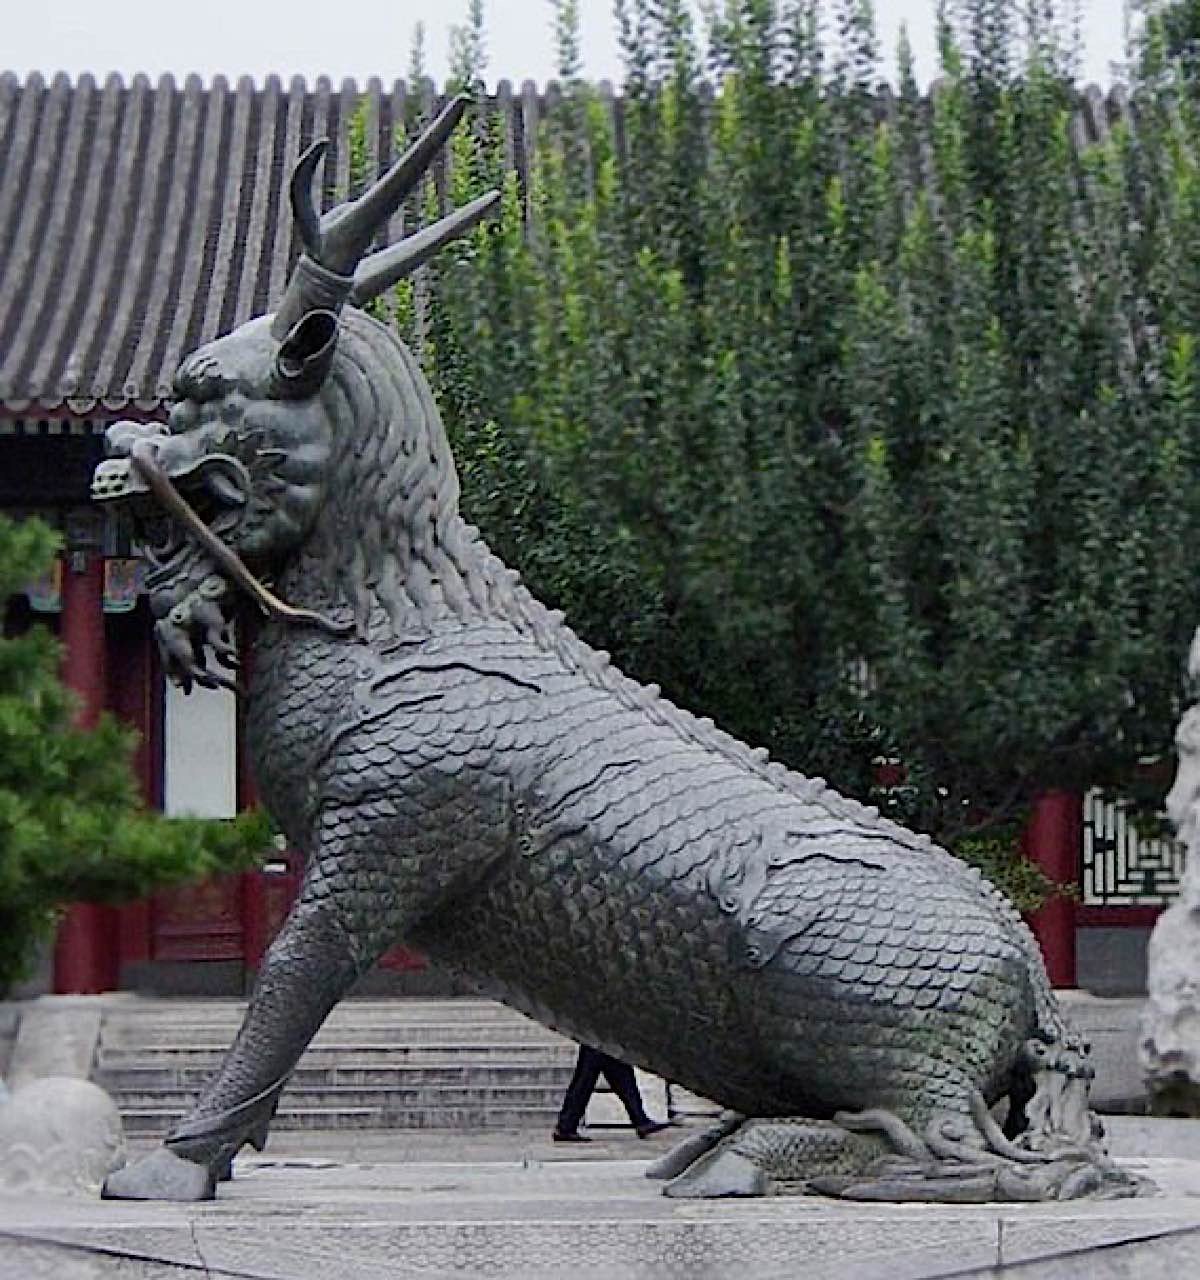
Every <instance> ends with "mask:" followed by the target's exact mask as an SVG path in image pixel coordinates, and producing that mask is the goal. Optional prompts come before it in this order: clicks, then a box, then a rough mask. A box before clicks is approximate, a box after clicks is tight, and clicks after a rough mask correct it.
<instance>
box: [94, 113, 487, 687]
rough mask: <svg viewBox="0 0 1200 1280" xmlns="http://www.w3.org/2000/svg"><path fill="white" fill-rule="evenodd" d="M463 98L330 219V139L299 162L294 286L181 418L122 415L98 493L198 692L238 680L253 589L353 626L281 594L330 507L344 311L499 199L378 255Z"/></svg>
mask: <svg viewBox="0 0 1200 1280" xmlns="http://www.w3.org/2000/svg"><path fill="white" fill-rule="evenodd" d="M466 102H467V100H466V99H463V98H460V99H456V100H454V101H453V102H451V103H450V104H449V105H448V106H447V107H446V109H445V110H444V111H443V112H442V114H441V115H440V116H439V117H438V119H437V120H436V121H434V123H433V124H432V125H431V126H430V127H429V128H428V129H427V130H426V131H425V133H423V134H422V135H421V137H420V138H419V139H418V140H417V141H416V142H415V143H414V145H413V146H412V147H411V148H410V149H409V150H408V151H407V152H406V153H405V154H404V155H403V156H402V157H401V158H400V160H398V161H397V163H396V164H395V165H394V166H393V167H392V168H391V169H390V170H389V171H388V173H386V174H385V175H384V176H383V177H382V178H381V179H380V180H379V181H378V182H376V183H375V184H374V185H373V186H372V187H371V188H369V189H368V190H367V191H366V192H364V193H363V195H361V196H360V197H359V198H358V199H356V200H352V201H350V202H348V203H346V204H342V205H339V206H337V207H336V208H334V209H332V210H330V211H329V212H328V213H326V214H325V215H324V216H323V217H318V215H317V213H316V210H315V206H314V201H313V190H312V189H313V178H314V175H315V173H316V170H317V168H318V166H319V164H320V162H321V159H322V157H323V155H324V152H325V149H326V146H327V145H328V144H327V143H326V142H325V141H320V142H317V143H314V144H313V146H311V147H310V148H309V149H308V150H307V151H306V152H305V153H304V155H303V156H301V158H300V160H299V162H298V163H297V165H296V169H295V172H294V174H293V176H292V182H291V199H292V209H293V213H294V216H295V219H296V223H297V226H298V229H299V233H300V237H301V240H302V242H303V244H304V250H305V252H304V254H303V255H302V257H301V258H300V260H299V262H298V263H297V265H296V268H295V270H294V271H293V273H292V276H291V279H290V281H289V283H288V288H287V292H286V294H285V296H284V298H283V300H282V302H281V303H280V306H279V308H278V309H277V310H276V312H275V313H274V314H273V315H269V316H261V317H259V318H258V319H255V320H252V321H250V322H249V323H247V324H245V325H243V326H241V328H239V329H237V330H235V331H234V332H233V333H230V334H227V335H226V336H224V337H222V338H219V339H217V340H216V341H215V342H211V343H209V344H207V345H206V346H203V347H201V348H199V349H198V350H197V351H195V352H193V353H192V355H190V356H189V357H188V358H187V359H186V360H185V361H184V362H183V364H182V365H181V366H180V368H179V370H178V372H177V373H176V375H175V380H174V396H175V398H174V404H173V406H172V408H171V410H170V414H169V418H168V421H167V423H166V424H162V423H152V424H146V423H136V422H118V423H116V424H114V425H113V426H112V427H110V428H109V430H108V433H107V445H108V453H109V455H110V456H109V457H108V458H107V459H106V460H105V461H104V462H102V463H101V464H100V466H99V467H98V468H97V469H96V473H95V475H94V477H93V481H92V496H93V497H94V498H95V499H97V500H98V501H102V502H106V503H116V504H120V505H121V506H123V507H124V508H125V509H127V510H128V511H129V513H130V514H131V516H132V518H133V524H134V531H135V537H136V539H137V542H138V545H139V549H140V550H141V552H142V554H143V555H144V557H145V558H146V560H147V561H148V563H149V567H150V574H149V578H148V588H149V592H150V602H151V607H152V610H153V612H154V615H155V617H156V619H157V623H156V635H157V638H158V643H159V648H160V651H161V653H162V655H163V659H164V666H165V668H166V671H167V673H168V674H169V675H170V676H171V677H172V678H174V679H175V680H176V681H177V682H178V683H180V684H181V685H183V686H184V687H185V688H190V686H191V684H192V683H193V681H194V682H196V683H198V684H202V685H207V686H212V685H220V684H229V683H230V681H229V678H228V677H227V676H225V675H223V674H222V673H221V672H220V671H218V670H216V669H215V668H214V667H212V666H210V664H209V657H210V655H211V656H215V657H216V659H217V660H218V662H219V663H220V664H223V665H224V666H226V667H231V666H232V665H233V663H234V647H233V642H232V637H231V633H230V628H231V625H232V620H233V617H234V613H235V608H236V604H237V601H238V599H239V598H244V597H249V598H250V599H252V600H253V601H255V603H257V604H258V606H259V607H260V608H261V609H262V610H263V612H265V613H267V614H269V615H272V616H274V617H277V618H280V619H282V620H286V621H290V622H296V623H302V624H306V625H317V626H324V627H327V628H329V629H331V630H335V631H340V630H345V629H347V628H346V627H345V626H343V625H341V624H337V623H334V622H333V621H331V620H329V619H327V618H325V617H323V616H322V615H321V614H319V613H316V612H312V611H309V610H306V609H295V608H291V607H290V606H289V605H287V604H286V603H285V602H284V601H282V600H280V599H279V598H278V597H277V596H275V595H274V593H273V592H272V590H271V586H270V584H271V583H272V582H273V581H274V580H276V578H277V576H278V574H279V572H280V570H281V568H282V567H283V565H284V564H285V563H286V562H287V560H288V558H289V557H290V556H291V555H292V554H293V553H294V552H295V551H296V550H297V549H298V548H299V547H300V546H301V545H302V544H303V542H304V541H305V539H306V538H307V536H308V535H309V533H310V532H311V530H312V528H313V525H314V522H315V521H316V519H317V515H318V513H319V511H320V509H321V506H322V503H323V501H324V497H325V494H324V486H325V483H326V481H325V477H326V476H327V474H328V470H329V468H328V462H329V458H330V454H331V451H332V450H333V448H334V435H335V432H336V424H337V419H338V413H337V399H338V395H339V389H338V388H336V387H333V386H331V385H329V383H330V382H331V381H332V380H331V379H330V378H329V374H330V370H331V368H332V367H333V365H334V360H335V356H336V353H337V349H338V341H339V334H340V333H341V331H342V329H343V326H344V320H343V318H342V309H343V307H344V306H345V305H346V304H347V303H349V304H356V305H362V304H363V303H365V302H367V301H368V300H370V299H371V298H374V297H376V296H377V295H378V294H380V293H382V292H383V291H384V290H385V289H387V288H389V287H390V286H391V285H392V284H394V283H395V282H396V281H397V280H399V279H401V278H402V277H403V276H405V275H407V274H408V273H409V272H411V271H413V270H415V268H416V267H418V266H420V264H421V263H423V262H425V261H426V260H427V259H428V258H430V257H431V256H432V255H433V254H434V253H436V252H437V250H438V249H440V248H441V247H442V246H443V245H444V244H446V243H447V242H448V241H449V240H451V239H453V238H454V237H456V236H458V235H461V234H463V233H464V232H465V231H467V230H469V229H470V228H471V227H473V226H474V225H475V224H476V223H477V222H478V221H479V220H480V219H481V218H482V217H483V216H484V215H485V214H486V213H487V212H488V211H489V210H490V209H491V208H492V207H493V206H494V205H495V203H496V201H497V199H498V195H497V194H496V193H494V192H493V193H490V194H489V195H486V196H484V197H482V198H481V199H479V200H476V201H475V202H474V203H472V204H470V205H467V206H466V207H464V208H462V209H460V210H458V211H456V212H455V213H453V214H451V215H449V216H448V217H446V218H443V219H442V220H441V221H439V222H436V223H433V224H432V225H431V226H428V227H426V228H424V229H423V230H422V231H420V232H418V233H417V234H415V235H413V236H410V237H408V238H406V239H404V240H402V241H400V242H399V243H398V244H396V245H393V246H392V247H391V248H388V249H384V250H381V251H379V252H376V253H372V254H368V253H367V249H368V248H369V246H370V244H371V243H372V241H373V240H374V238H375V236H376V234H377V233H378V231H379V229H380V227H381V226H382V224H383V223H384V222H386V220H387V219H388V218H389V217H390V216H391V215H392V214H393V213H394V212H395V211H396V209H397V208H399V206H400V204H401V202H402V201H403V200H404V199H405V197H406V196H407V195H408V194H409V193H410V192H411V191H412V190H413V189H414V187H415V186H416V184H417V183H418V182H419V181H420V179H421V176H422V174H424V172H425V171H426V170H427V169H428V167H429V165H430V164H431V163H432V161H433V159H434V157H435V156H436V155H437V153H438V151H439V150H440V149H441V148H442V146H443V145H444V144H445V142H446V140H447V139H448V137H449V136H450V133H451V132H452V131H453V129H454V128H455V126H456V125H457V124H458V122H459V120H460V119H461V117H462V114H463V111H464V109H465V106H466Z"/></svg>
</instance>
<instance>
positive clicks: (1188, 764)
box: [1139, 629, 1200, 1116]
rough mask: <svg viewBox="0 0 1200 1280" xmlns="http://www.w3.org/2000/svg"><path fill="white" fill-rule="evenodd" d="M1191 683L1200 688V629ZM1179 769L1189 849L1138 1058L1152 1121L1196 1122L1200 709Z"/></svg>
mask: <svg viewBox="0 0 1200 1280" xmlns="http://www.w3.org/2000/svg"><path fill="white" fill-rule="evenodd" d="M1188 675H1189V676H1190V677H1191V680H1192V682H1193V684H1198V683H1200V629H1197V631H1196V634H1195V636H1194V637H1193V639H1192V647H1191V652H1190V653H1189V655H1188ZM1175 747H1176V750H1177V751H1178V754H1179V764H1178V767H1177V769H1176V772H1175V781H1174V783H1173V784H1172V786H1171V790H1170V791H1169V792H1168V793H1167V801H1166V804H1167V814H1168V816H1169V817H1170V819H1171V821H1172V822H1173V823H1174V824H1175V830H1176V831H1177V832H1178V833H1179V838H1180V840H1182V841H1183V843H1184V845H1185V846H1186V847H1187V862H1186V864H1185V866H1184V871H1183V878H1182V880H1181V881H1180V885H1179V897H1178V899H1177V900H1176V901H1175V902H1173V903H1172V904H1171V906H1170V907H1168V908H1167V910H1166V911H1164V912H1163V914H1162V915H1161V916H1160V917H1159V918H1158V922H1157V923H1156V924H1155V926H1154V932H1153V933H1152V934H1151V935H1150V948H1149V954H1148V964H1147V979H1146V993H1147V997H1148V999H1147V1001H1146V1009H1145V1012H1144V1014H1143V1016H1142V1027H1141V1041H1140V1044H1139V1054H1140V1058H1141V1063H1142V1068H1143V1070H1144V1072H1145V1076H1146V1086H1147V1091H1148V1093H1149V1097H1150V1109H1151V1112H1152V1113H1153V1114H1155V1115H1168V1116H1200V843H1198V842H1200V704H1193V705H1192V706H1190V707H1189V708H1188V709H1187V710H1186V711H1185V712H1184V713H1183V716H1182V718H1181V719H1180V721H1179V728H1178V729H1177V730H1176V733H1175Z"/></svg>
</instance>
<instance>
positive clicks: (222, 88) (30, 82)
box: [0, 74, 1127, 418]
mask: <svg viewBox="0 0 1200 1280" xmlns="http://www.w3.org/2000/svg"><path fill="white" fill-rule="evenodd" d="M425 89H426V93H425V95H424V96H423V97H422V100H421V102H420V104H419V106H420V115H422V116H428V115H429V114H430V113H431V112H432V110H433V108H434V106H435V102H434V101H433V98H432V93H431V91H430V89H429V86H425ZM601 92H602V95H603V96H604V97H605V98H607V99H608V101H609V104H610V109H612V110H613V111H614V112H615V120H616V126H617V132H618V145H620V143H619V139H620V136H621V110H620V100H619V99H615V100H614V99H613V97H612V90H611V87H610V86H608V85H603V86H601ZM558 96H559V95H558V89H557V86H554V85H551V86H549V87H548V88H547V90H546V93H545V96H544V98H543V97H540V96H539V94H538V91H537V89H536V87H535V86H534V85H532V84H530V83H526V84H525V85H523V86H522V88H521V90H520V93H519V94H515V93H514V92H513V91H512V89H511V87H510V86H509V85H508V84H506V83H503V82H502V83H501V84H500V85H499V86H498V88H497V91H496V95H495V96H494V98H492V99H491V102H490V104H489V105H490V107H491V110H492V111H494V112H495V113H497V114H498V115H499V117H500V121H499V124H500V129H499V133H500V136H501V137H503V139H504V142H505V148H506V152H507V159H508V162H509V164H511V165H515V166H516V168H517V169H518V170H520V171H522V172H524V171H526V169H527V165H528V162H529V155H528V150H529V148H530V145H531V139H532V138H533V136H534V134H535V132H536V127H537V121H538V119H539V117H540V116H541V114H543V113H548V112H551V111H553V109H554V104H555V101H556V99H557V98H558ZM887 96H888V95H886V94H885V95H884V98H885V99H886V98H887ZM360 104H365V108H366V121H367V128H366V136H365V144H366V157H365V159H366V170H367V171H368V172H371V173H373V172H376V171H377V169H378V168H379V167H380V166H383V165H386V164H387V163H388V162H389V160H390V159H391V158H392V149H393V139H394V137H395V130H396V126H397V125H399V124H400V123H401V121H403V120H404V119H405V117H406V114H409V113H410V112H411V110H412V109H413V108H414V107H416V106H417V105H418V104H415V103H413V102H412V101H411V99H410V97H409V93H408V91H407V90H406V87H405V85H404V83H403V82H402V81H398V82H396V83H395V84H393V85H392V86H391V87H390V88H386V89H385V88H384V87H383V86H382V85H381V84H380V82H379V81H378V80H371V81H369V82H368V84H367V86H366V87H365V89H363V90H362V91H361V92H360V90H359V89H358V87H357V86H356V85H355V84H354V82H353V81H346V82H344V83H343V84H342V85H341V86H340V87H339V88H337V89H334V88H333V87H332V85H331V84H330V82H329V81H328V80H326V79H321V80H318V81H317V83H316V84H315V85H314V86H309V85H306V84H305V82H304V81H303V80H301V79H298V78H297V79H294V80H292V81H291V82H290V84H289V85H288V86H287V87H286V88H285V87H284V86H283V85H282V84H281V82H280V81H279V80H278V79H276V78H271V79H268V80H267V81H266V82H265V83H264V84H263V85H261V86H256V85H255V84H254V83H253V82H252V81H251V80H249V79H243V80H239V81H238V82H237V84H236V85H232V86H231V85H230V84H229V83H228V82H227V81H226V80H225V79H224V78H222V77H217V78H216V79H215V80H214V81H213V82H212V84H211V85H210V86H205V85H204V84H203V83H202V82H201V81H200V79H199V78H198V77H194V76H193V77H190V78H189V79H188V80H186V81H185V82H184V84H183V85H182V86H180V85H177V84H176V83H175V81H174V80H173V79H171V77H169V76H167V77H164V78H163V79H161V80H160V81H159V82H158V83H157V84H154V85H152V84H151V83H150V81H149V80H147V79H146V78H145V77H144V76H138V77H135V78H134V79H133V80H132V81H131V82H130V83H129V84H128V85H126V84H124V83H123V82H122V81H121V80H120V79H119V78H118V77H115V76H114V77H111V78H109V79H108V80H107V81H105V83H104V85H103V86H98V85H97V84H96V82H95V81H94V80H93V79H92V78H91V77H90V76H83V77H81V78H80V79H79V80H78V81H77V82H75V83H72V82H71V81H70V80H69V79H68V78H67V77H65V76H58V77H56V78H55V79H54V80H53V81H52V82H51V83H49V84H47V83H46V82H45V81H44V80H43V79H42V78H41V77H40V76H37V75H33V76H30V77H29V78H28V79H27V80H25V81H20V80H18V79H17V78H16V77H15V76H13V75H11V74H4V75H0V411H2V412H4V413H7V414H8V415H10V416H12V415H20V416H24V417H29V418H36V417H38V416H44V415H46V414H50V415H57V414H63V413H66V414H75V415H79V416H82V415H95V414H96V413H97V410H98V409H101V410H103V409H108V410H122V411H126V412H128V411H129V410H131V409H133V410H142V411H144V412H152V411H154V410H155V409H157V408H158V407H159V406H160V404H161V402H162V400H163V398H164V397H165V396H167V395H168V394H169V390H170V380H171V376H172V374H173V373H174V371H175V368H176V366H177V365H178V364H179V361H180V358H181V357H182V356H184V355H186V354H187V353H188V352H189V351H191V350H193V349H194V348H195V347H196V346H198V345H199V344H200V343H202V342H206V341H208V340H209V339H210V338H213V337H215V336H217V335H218V334H220V333H224V332H226V331H228V330H229V329H231V328H234V327H235V326H237V325H238V324H241V323H242V322H243V321H245V320H247V319H249V318H250V317H251V316H254V315H258V314H260V313H262V312H264V311H267V310H270V308H271V307H272V306H273V305H274V304H275V303H276V302H278V300H279V298H280V296H281V294H282V290H283V286H284V283H285V281H286V279H287V275H288V271H289V268H290V266H291V263H292V261H293V260H294V256H295V254H296V252H297V251H298V245H297V239H296V236H295V232H294V229H293V227H292V222H291V217H290V213H289V211H288V207H287V196H286V188H287V182H288V179H289V178H290V176H291V171H292V166H293V164H294V162H295V160H296V158H297V156H298V155H299V154H300V152H301V151H302V150H303V148H304V147H305V146H307V144H308V143H309V142H310V141H311V140H312V139H313V138H315V137H322V136H328V137H329V138H330V139H331V140H332V144H333V145H332V147H331V149H330V153H329V155H328V157H327V158H326V163H325V170H324V182H325V202H326V203H328V202H329V200H330V198H331V197H332V193H333V192H334V191H338V192H343V193H344V192H345V191H346V190H347V187H348V183H349V168H350V147H349V145H348V142H347V139H348V135H349V128H350V121H351V118H352V116H353V114H354V112H355V110H356V108H357V107H358V106H359V105H360ZM880 107H881V110H884V111H886V110H888V103H887V102H886V101H881V104H880ZM1126 110H1127V108H1126V105H1125V103H1124V101H1123V99H1121V98H1120V97H1119V96H1117V95H1113V96H1110V97H1107V98H1106V97H1105V96H1104V95H1102V94H1101V92H1100V91H1099V90H1098V89H1095V88H1091V89H1089V90H1087V91H1086V92H1085V93H1084V94H1083V95H1082V97H1081V101H1080V107H1079V111H1078V113H1077V115H1076V119H1075V131H1074V132H1075V140H1076V144H1077V145H1083V144H1086V143H1088V142H1092V141H1095V140H1097V139H1098V138H1102V137H1103V136H1104V135H1105V134H1106V133H1107V132H1108V129H1109V127H1110V122H1111V120H1112V119H1113V118H1115V117H1116V116H1120V115H1123V114H1125V112H1126ZM412 203H413V204H414V206H419V204H420V201H419V200H414V201H413V202H412ZM402 232H403V213H401V214H399V215H397V217H396V218H395V219H393V221H392V224H391V226H390V227H389V228H388V229H387V231H386V233H385V236H381V240H383V241H384V242H385V243H387V242H391V241H394V240H396V239H397V238H398V237H399V236H400V235H401V234H402Z"/></svg>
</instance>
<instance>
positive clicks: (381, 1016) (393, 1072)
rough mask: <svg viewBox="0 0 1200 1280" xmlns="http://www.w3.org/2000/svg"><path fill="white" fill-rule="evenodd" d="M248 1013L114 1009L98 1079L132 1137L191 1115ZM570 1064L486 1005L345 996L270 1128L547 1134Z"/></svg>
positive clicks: (557, 1046) (535, 1030)
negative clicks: (543, 1130) (544, 1131)
mask: <svg viewBox="0 0 1200 1280" xmlns="http://www.w3.org/2000/svg"><path fill="white" fill-rule="evenodd" d="M244 1009H245V1003H244V1002H243V1001H237V1000H162V1001H157V1000H143V999H139V1000H135V1001H132V1002H130V1003H129V1004H127V1005H123V1006H118V1007H115V1008H111V1009H109V1010H108V1011H107V1012H106V1014H105V1016H104V1019H103V1022H102V1025H101V1029H100V1041H99V1045H98V1048H97V1053H96V1065H95V1068H94V1070H93V1072H92V1078H93V1079H94V1080H95V1081H96V1083H97V1084H99V1085H101V1086H102V1087H103V1088H105V1089H106V1090H108V1092H109V1093H110V1094H111V1095H112V1096H113V1097H114V1098H115V1099H116V1101H117V1105H118V1106H119V1107H120V1109H121V1114H122V1116H123V1118H124V1122H125V1132H126V1134H127V1135H128V1136H129V1137H131V1138H152V1137H160V1136H162V1135H163V1134H165V1133H166V1132H167V1130H168V1129H169V1128H170V1127H171V1125H172V1124H174V1123H175V1121H177V1120H178V1119H180V1118H181V1117H182V1116H183V1115H184V1113H185V1112H186V1111H187V1110H188V1109H189V1107H190V1105H191V1103H192V1100H193V1099H194V1098H195V1096H196V1094H197V1092H198V1090H199V1089H200V1087H201V1086H202V1085H203V1084H204V1082H205V1081H206V1080H207V1079H208V1078H209V1076H210V1075H211V1074H212V1073H213V1071H214V1070H215V1069H216V1067H217V1066H218V1064H219V1063H220V1061H221V1057H222V1055H223V1054H224V1052H225V1049H226V1048H227V1047H228V1046H229V1044H230V1043H231V1042H232V1040H233V1037H234V1035H235V1033H236V1031H237V1028H238V1026H239V1024H240V1022H241V1018H242V1013H243V1011H244ZM574 1064H575V1045H574V1043H573V1042H572V1041H570V1040H567V1039H564V1038H563V1037H562V1036H558V1035H555V1034H554V1033H553V1032H551V1031H547V1030H546V1029H545V1028H544V1027H541V1026H539V1025H538V1024H537V1023H535V1022H531V1021H530V1020H529V1019H527V1018H524V1017H522V1016H521V1015H520V1014H518V1013H514V1012H513V1011H512V1010H510V1009H506V1008H505V1007H504V1006H503V1005H499V1004H494V1003H492V1002H490V1001H484V1000H444V1001H421V1000H349V1001H345V1002H343V1003H342V1004H341V1005H339V1006H338V1007H337V1008H336V1009H335V1010H334V1011H333V1013H332V1014H331V1015H330V1017H329V1019H328V1021H327V1022H326V1023H325V1025H324V1026H323V1027H322V1029H321V1031H320V1032H319V1033H318V1034H317V1036H316V1038H315V1039H314V1040H313V1042H312V1044H311V1045H310V1046H309V1048H308V1051H307V1052H306V1053H305V1054H304V1056H303V1057H302V1058H301V1059H300V1063H299V1065H298V1066H297V1068H296V1070H295V1073H294V1074H293V1076H292V1078H291V1080H290V1081H289V1083H288V1086H287V1088H286V1089H285V1090H284V1092H283V1096H282V1098H281V1100H280V1104H279V1111H278V1113H277V1115H276V1118H275V1121H274V1123H273V1125H272V1128H273V1129H276V1130H282V1129H325V1130H328V1129H435V1128H441V1129H460V1130H469V1129H503V1128H524V1127H540V1128H549V1127H550V1126H552V1125H553V1123H554V1119H555V1117H556V1115H557V1113H558V1108H559V1105H560V1103H561V1102H562V1095H563V1091H564V1089H565V1088H566V1085H567V1082H568V1080H569V1079H570V1078H571V1071H572V1069H573V1067H574Z"/></svg>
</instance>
